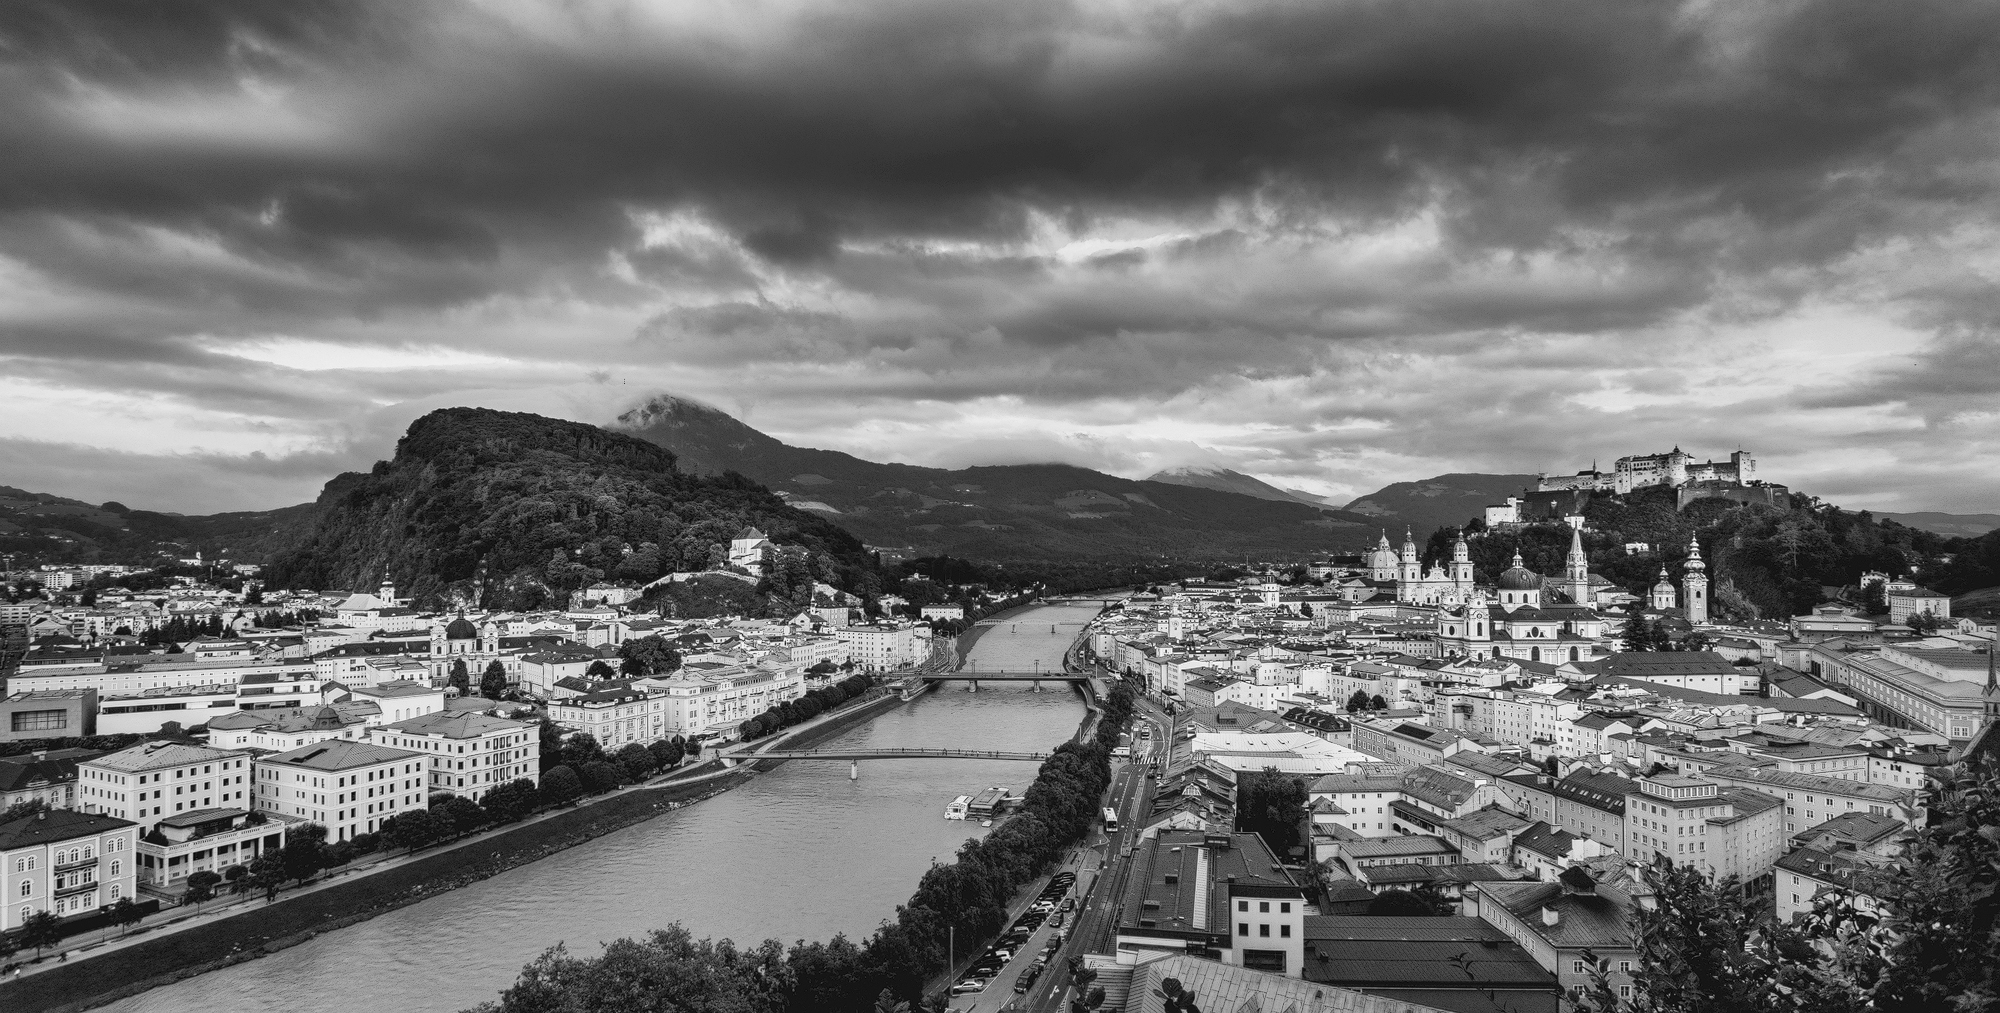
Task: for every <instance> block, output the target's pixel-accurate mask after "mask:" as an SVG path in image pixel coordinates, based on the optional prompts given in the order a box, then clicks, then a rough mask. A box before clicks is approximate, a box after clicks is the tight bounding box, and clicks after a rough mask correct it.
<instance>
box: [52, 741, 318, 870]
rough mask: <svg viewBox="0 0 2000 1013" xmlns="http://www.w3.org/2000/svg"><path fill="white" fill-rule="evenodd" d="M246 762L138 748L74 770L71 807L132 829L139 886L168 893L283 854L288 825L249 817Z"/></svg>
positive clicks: (156, 745) (245, 753)
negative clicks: (196, 876)
mask: <svg viewBox="0 0 2000 1013" xmlns="http://www.w3.org/2000/svg"><path fill="white" fill-rule="evenodd" d="M251 756H252V754H251V752H250V751H249V750H246V749H213V748H210V747H207V746H191V745H185V744H182V743H178V742H146V743H142V744H140V745H137V746H133V747H132V748H130V749H123V750H120V751H118V752H116V753H112V754H110V755H108V756H100V757H97V758H96V759H93V760H88V761H86V762H84V763H81V764H79V765H78V766H77V800H78V802H79V803H81V804H82V805H83V807H84V809H85V811H86V812H97V813H107V814H109V815H112V816H117V817H119V818H121V819H125V820H130V821H132V822H133V823H135V824H137V825H138V827H139V831H140V833H141V835H142V836H141V838H140V840H139V842H138V845H137V852H138V853H137V855H136V856H135V864H136V865H137V869H136V870H135V871H136V873H137V875H138V877H139V880H140V881H141V882H143V883H146V884H147V885H148V886H149V887H170V886H173V885H174V884H175V883H177V882H180V881H182V880H184V879H186V878H187V876H188V875H189V874H191V873H194V872H200V871H203V870H217V869H222V868H226V867H228V866H231V865H236V864H239V863H242V862H248V861H250V860H251V859H252V858H255V857H256V856H257V855H259V854H262V853H263V852H265V851H268V850H273V849H276V848H281V847H283V846H284V843H285V832H286V829H287V828H288V826H289V821H287V820H276V821H265V820H264V819H263V817H251V816H250V778H251V775H252V774H253V773H254V771H252V770H251V766H250V764H251ZM155 830H157V831H158V833H157V834H155V833H153V831H155Z"/></svg>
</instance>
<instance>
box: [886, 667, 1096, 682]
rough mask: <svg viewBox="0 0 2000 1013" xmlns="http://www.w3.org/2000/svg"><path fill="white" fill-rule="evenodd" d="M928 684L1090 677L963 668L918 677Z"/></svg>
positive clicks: (1036, 680) (1074, 680)
mask: <svg viewBox="0 0 2000 1013" xmlns="http://www.w3.org/2000/svg"><path fill="white" fill-rule="evenodd" d="M918 678H920V679H923V680H924V681H926V682H943V681H945V680H947V679H956V680H958V681H960V682H1083V681H1085V680H1088V679H1089V678H1090V676H1087V675H1076V674H1072V673H1069V672H988V671H984V670H981V669H977V668H961V669H959V670H958V671H956V672H924V673H922V674H921V675H919V676H918Z"/></svg>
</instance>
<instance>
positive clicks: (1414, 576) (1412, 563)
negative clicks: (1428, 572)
mask: <svg viewBox="0 0 2000 1013" xmlns="http://www.w3.org/2000/svg"><path fill="white" fill-rule="evenodd" d="M1398 562H1400V563H1401V564H1402V565H1401V566H1400V567H1398V570H1399V573H1398V575H1397V577H1396V579H1397V580H1400V581H1402V582H1404V583H1406V584H1415V583H1416V582H1418V581H1420V580H1422V579H1424V574H1423V564H1422V563H1419V562H1417V538H1416V535H1415V534H1413V533H1412V532H1411V531H1410V529H1409V528H1404V529H1403V552H1402V555H1401V556H1400V557H1399V559H1398Z"/></svg>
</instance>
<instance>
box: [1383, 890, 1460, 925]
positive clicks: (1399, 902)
mask: <svg viewBox="0 0 2000 1013" xmlns="http://www.w3.org/2000/svg"><path fill="white" fill-rule="evenodd" d="M1367 913H1368V914H1369V915H1372V916H1375V917H1390V918H1435V917H1441V916H1444V915H1450V914H1456V913H1457V911H1456V909H1455V908H1454V906H1453V904H1452V903H1451V901H1450V899H1449V898H1447V897H1445V896H1444V894H1443V893H1441V892H1439V890H1438V888H1437V887H1435V886H1433V885H1431V884H1429V883H1425V884H1424V885H1422V886H1420V887H1418V888H1416V889H1415V890H1384V891H1382V892H1381V893H1378V894H1376V895H1375V899H1373V900H1371V901H1369V902H1368V911H1367Z"/></svg>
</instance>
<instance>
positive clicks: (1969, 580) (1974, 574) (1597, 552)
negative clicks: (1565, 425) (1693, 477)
mask: <svg viewBox="0 0 2000 1013" xmlns="http://www.w3.org/2000/svg"><path fill="white" fill-rule="evenodd" d="M1794 499H1795V501H1796V502H1797V503H1798V504H1799V505H1797V506H1795V507H1794V508H1792V509H1790V510H1779V509H1775V508H1772V507H1767V506H1741V505H1738V504H1735V503H1732V502H1729V501H1727V500H1721V499H1703V500H1696V501H1695V502H1693V503H1690V504H1689V505H1688V507H1687V509H1685V510H1677V509H1675V497H1674V493H1673V491H1672V490H1670V489H1641V490H1638V491H1636V492H1634V493H1632V494H1630V495H1627V496H1608V495H1601V496H1596V497H1593V498H1592V500H1591V502H1590V505H1589V506H1588V507H1586V508H1585V511H1584V518H1585V523H1586V531H1585V534H1584V549H1585V551H1586V552H1587V553H1588V554H1589V556H1590V569H1591V572H1593V573H1599V574H1602V575H1604V576H1605V577H1607V578H1609V579H1610V580H1611V581H1612V582H1614V583H1616V584H1618V585H1619V586H1621V587H1624V588H1626V589H1627V590H1630V591H1632V592H1634V593H1636V594H1640V595H1644V594H1645V593H1646V590H1647V589H1648V588H1650V587H1651V586H1652V584H1653V583H1654V581H1656V580H1657V579H1658V578H1659V571H1660V568H1661V567H1662V566H1665V567H1667V568H1668V570H1669V573H1670V575H1671V576H1672V578H1673V580H1674V581H1675V582H1676V584H1678V582H1679V580H1680V573H1681V562H1682V560H1683V559H1685V557H1686V556H1687V545H1688V539H1689V538H1691V537H1699V538H1700V540H1701V551H1702V557H1703V559H1704V560H1705V561H1706V562H1707V564H1708V570H1709V575H1710V578H1711V581H1712V587H1713V594H1712V595H1711V598H1712V600H1713V601H1714V603H1715V606H1716V609H1717V611H1718V612H1719V613H1720V614H1721V615H1722V616H1723V617H1724V618H1732V619H1751V618H1766V619H1769V618H1783V617H1785V616H1792V615H1800V614H1803V613H1805V612H1807V611H1810V610H1811V608H1812V606H1814V605H1815V604H1818V603H1820V602H1823V601H1825V600H1827V599H1828V598H1830V597H1836V596H1843V595H1854V594H1855V592H1853V591H1852V588H1853V587H1854V585H1855V584H1856V582H1857V581H1858V580H1859V578H1860V576H1861V574H1862V573H1864V572H1867V571H1870V570H1875V571H1881V572H1884V573H1888V574H1890V575H1891V576H1908V575H1914V576H1915V578H1916V579H1917V580H1918V581H1919V582H1921V583H1923V584H1925V585H1927V586H1929V587H1932V588H1934V589H1936V590H1937V591H1940V592H1942V593H1944V594H1948V595H1959V594H1963V593H1965V592H1968V591H1972V590H1975V589H1979V588H1985V587H1992V586H1994V585H2000V531H1994V532H1989V533H1988V534H1986V535H1984V536H1981V537H1979V538H1954V537H1949V536H1946V535H1940V534H1937V533H1935V532H1932V531H1925V530H1923V529H1921V528H1915V527H1910V526H1908V525H1905V524H1901V523H1899V522H1897V521H1893V520H1884V519H1882V518H1879V517H1876V516H1874V515H1871V514H1869V513H1868V512H1866V511H1848V510H1842V509H1840V508H1839V507H1836V506H1832V505H1830V504H1821V503H1813V502H1812V501H1811V500H1810V499H1809V497H1805V496H1796V497H1794ZM1481 527H1483V525H1480V524H1477V523H1475V524H1474V525H1472V527H1471V529H1469V530H1470V531H1471V532H1472V533H1473V537H1472V538H1471V539H1470V543H1471V549H1472V556H1473V562H1474V567H1475V569H1476V571H1477V575H1478V577H1479V579H1480V580H1483V581H1491V580H1493V579H1494V578H1495V577H1497V576H1498V575H1499V573H1500V571H1501V570H1502V569H1505V568H1506V567H1507V565H1508V562H1509V560H1510V559H1511V557H1512V556H1513V554H1514V552H1515V551H1517V550H1518V551H1519V552H1520V553H1521V556H1522V560H1523V562H1524V563H1526V565H1527V566H1528V568H1529V569H1531V570H1534V571H1535V572H1537V573H1542V574H1549V575H1557V574H1561V573H1562V572H1563V557H1564V556H1565V555H1566V554H1567V553H1568V551H1569V544H1570V531H1569V528H1568V527H1567V526H1566V525H1562V524H1536V525H1527V526H1523V527H1520V528H1514V529H1509V530H1502V531H1493V532H1481V531H1479V529H1480V528H1481ZM1457 532H1458V528H1457V527H1455V526H1452V527H1444V528H1439V529H1438V530H1436V531H1435V532H1433V533H1432V535H1431V537H1430V543H1429V545H1428V546H1426V549H1425V557H1426V559H1441V558H1449V553H1450V546H1451V539H1452V538H1453V537H1454V536H1455V535H1456V534H1457ZM1420 537H1421V536H1420ZM1637 543H1645V545H1646V546H1647V548H1646V549H1645V550H1642V551H1634V552H1630V553H1628V552H1627V551H1626V550H1625V546H1626V545H1627V544H1634V545H1636V544H1637ZM1857 600H1858V596H1857Z"/></svg>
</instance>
